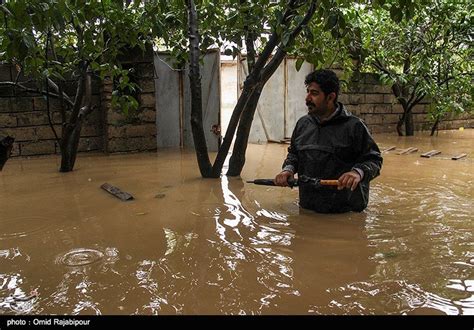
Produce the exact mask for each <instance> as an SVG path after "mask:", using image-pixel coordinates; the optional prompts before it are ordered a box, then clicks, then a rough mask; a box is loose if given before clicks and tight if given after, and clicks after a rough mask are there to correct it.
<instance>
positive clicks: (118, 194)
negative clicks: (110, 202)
mask: <svg viewBox="0 0 474 330" xmlns="http://www.w3.org/2000/svg"><path fill="white" fill-rule="evenodd" d="M100 187H101V188H102V189H104V190H105V191H107V192H108V193H111V194H112V195H114V196H115V197H117V198H120V199H121V200H123V201H128V200H132V199H133V196H132V195H130V194H129V193H128V192H125V191H122V190H120V188H117V187H114V186H112V185H111V184H108V183H104V184H103V185H102V186H100Z"/></svg>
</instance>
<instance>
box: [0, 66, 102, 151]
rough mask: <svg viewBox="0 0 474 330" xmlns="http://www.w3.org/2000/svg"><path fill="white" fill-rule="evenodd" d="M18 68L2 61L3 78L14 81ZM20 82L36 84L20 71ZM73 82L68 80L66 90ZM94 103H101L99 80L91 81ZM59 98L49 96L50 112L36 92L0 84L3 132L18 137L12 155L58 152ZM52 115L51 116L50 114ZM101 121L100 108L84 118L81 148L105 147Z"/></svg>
mask: <svg viewBox="0 0 474 330" xmlns="http://www.w3.org/2000/svg"><path fill="white" fill-rule="evenodd" d="M17 75H18V71H17V70H16V68H15V67H14V66H11V65H8V64H4V65H0V81H12V80H13V81H15V79H16V76H17ZM18 82H19V83H21V84H23V85H25V86H27V87H29V88H34V87H35V86H34V85H33V84H32V83H31V82H30V81H29V79H27V78H26V77H24V76H22V75H20V77H19V78H18ZM72 88H74V86H73V85H72V83H68V84H67V88H66V89H67V91H70V90H71V89H72ZM92 94H93V95H92V103H93V104H94V105H96V106H97V107H98V108H99V107H100V97H99V82H98V81H94V82H93V84H92ZM59 106H60V104H59V101H58V100H55V99H53V98H50V104H49V109H50V111H49V114H50V115H49V116H48V111H47V103H46V98H45V97H43V96H38V94H36V93H31V92H25V91H23V90H21V89H19V88H16V89H13V88H12V87H2V88H0V136H5V135H10V136H13V137H14V138H15V143H14V147H13V150H12V156H29V155H45V154H54V153H58V152H59V146H58V144H57V142H56V139H55V136H54V133H53V130H52V129H51V126H50V124H49V123H50V121H51V122H52V124H53V126H54V128H55V130H56V133H57V134H58V136H61V116H60V112H59V109H60V108H59ZM48 117H49V118H48ZM101 131H102V125H101V121H100V120H99V112H98V111H95V112H93V113H91V114H90V115H89V116H88V117H87V118H86V120H85V123H84V126H83V128H82V134H81V139H80V141H79V151H80V152H83V151H94V150H101V149H102V148H103V139H102V136H101Z"/></svg>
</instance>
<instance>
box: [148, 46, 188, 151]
mask: <svg viewBox="0 0 474 330" xmlns="http://www.w3.org/2000/svg"><path fill="white" fill-rule="evenodd" d="M154 63H155V71H156V75H157V77H156V78H155V104H156V129H157V132H156V140H157V141H156V142H157V146H158V148H164V147H179V146H182V141H181V132H182V129H181V124H180V122H181V120H182V118H180V117H181V115H180V114H181V113H182V112H181V107H182V102H183V99H182V92H180V90H181V89H182V87H180V76H181V72H180V71H174V70H173V69H172V68H171V57H170V56H169V55H168V54H165V53H158V54H156V55H155V58H154Z"/></svg>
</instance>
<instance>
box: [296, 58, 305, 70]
mask: <svg viewBox="0 0 474 330" xmlns="http://www.w3.org/2000/svg"><path fill="white" fill-rule="evenodd" d="M303 63H304V59H303V58H298V59H297V60H296V71H300V69H301V66H302V65H303Z"/></svg>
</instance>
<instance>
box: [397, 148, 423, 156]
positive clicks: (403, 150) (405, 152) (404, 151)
mask: <svg viewBox="0 0 474 330" xmlns="http://www.w3.org/2000/svg"><path fill="white" fill-rule="evenodd" d="M417 151H418V148H414V147H410V148H406V149H402V150H400V151H399V152H397V154H398V155H408V154H411V153H414V152H417Z"/></svg>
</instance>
